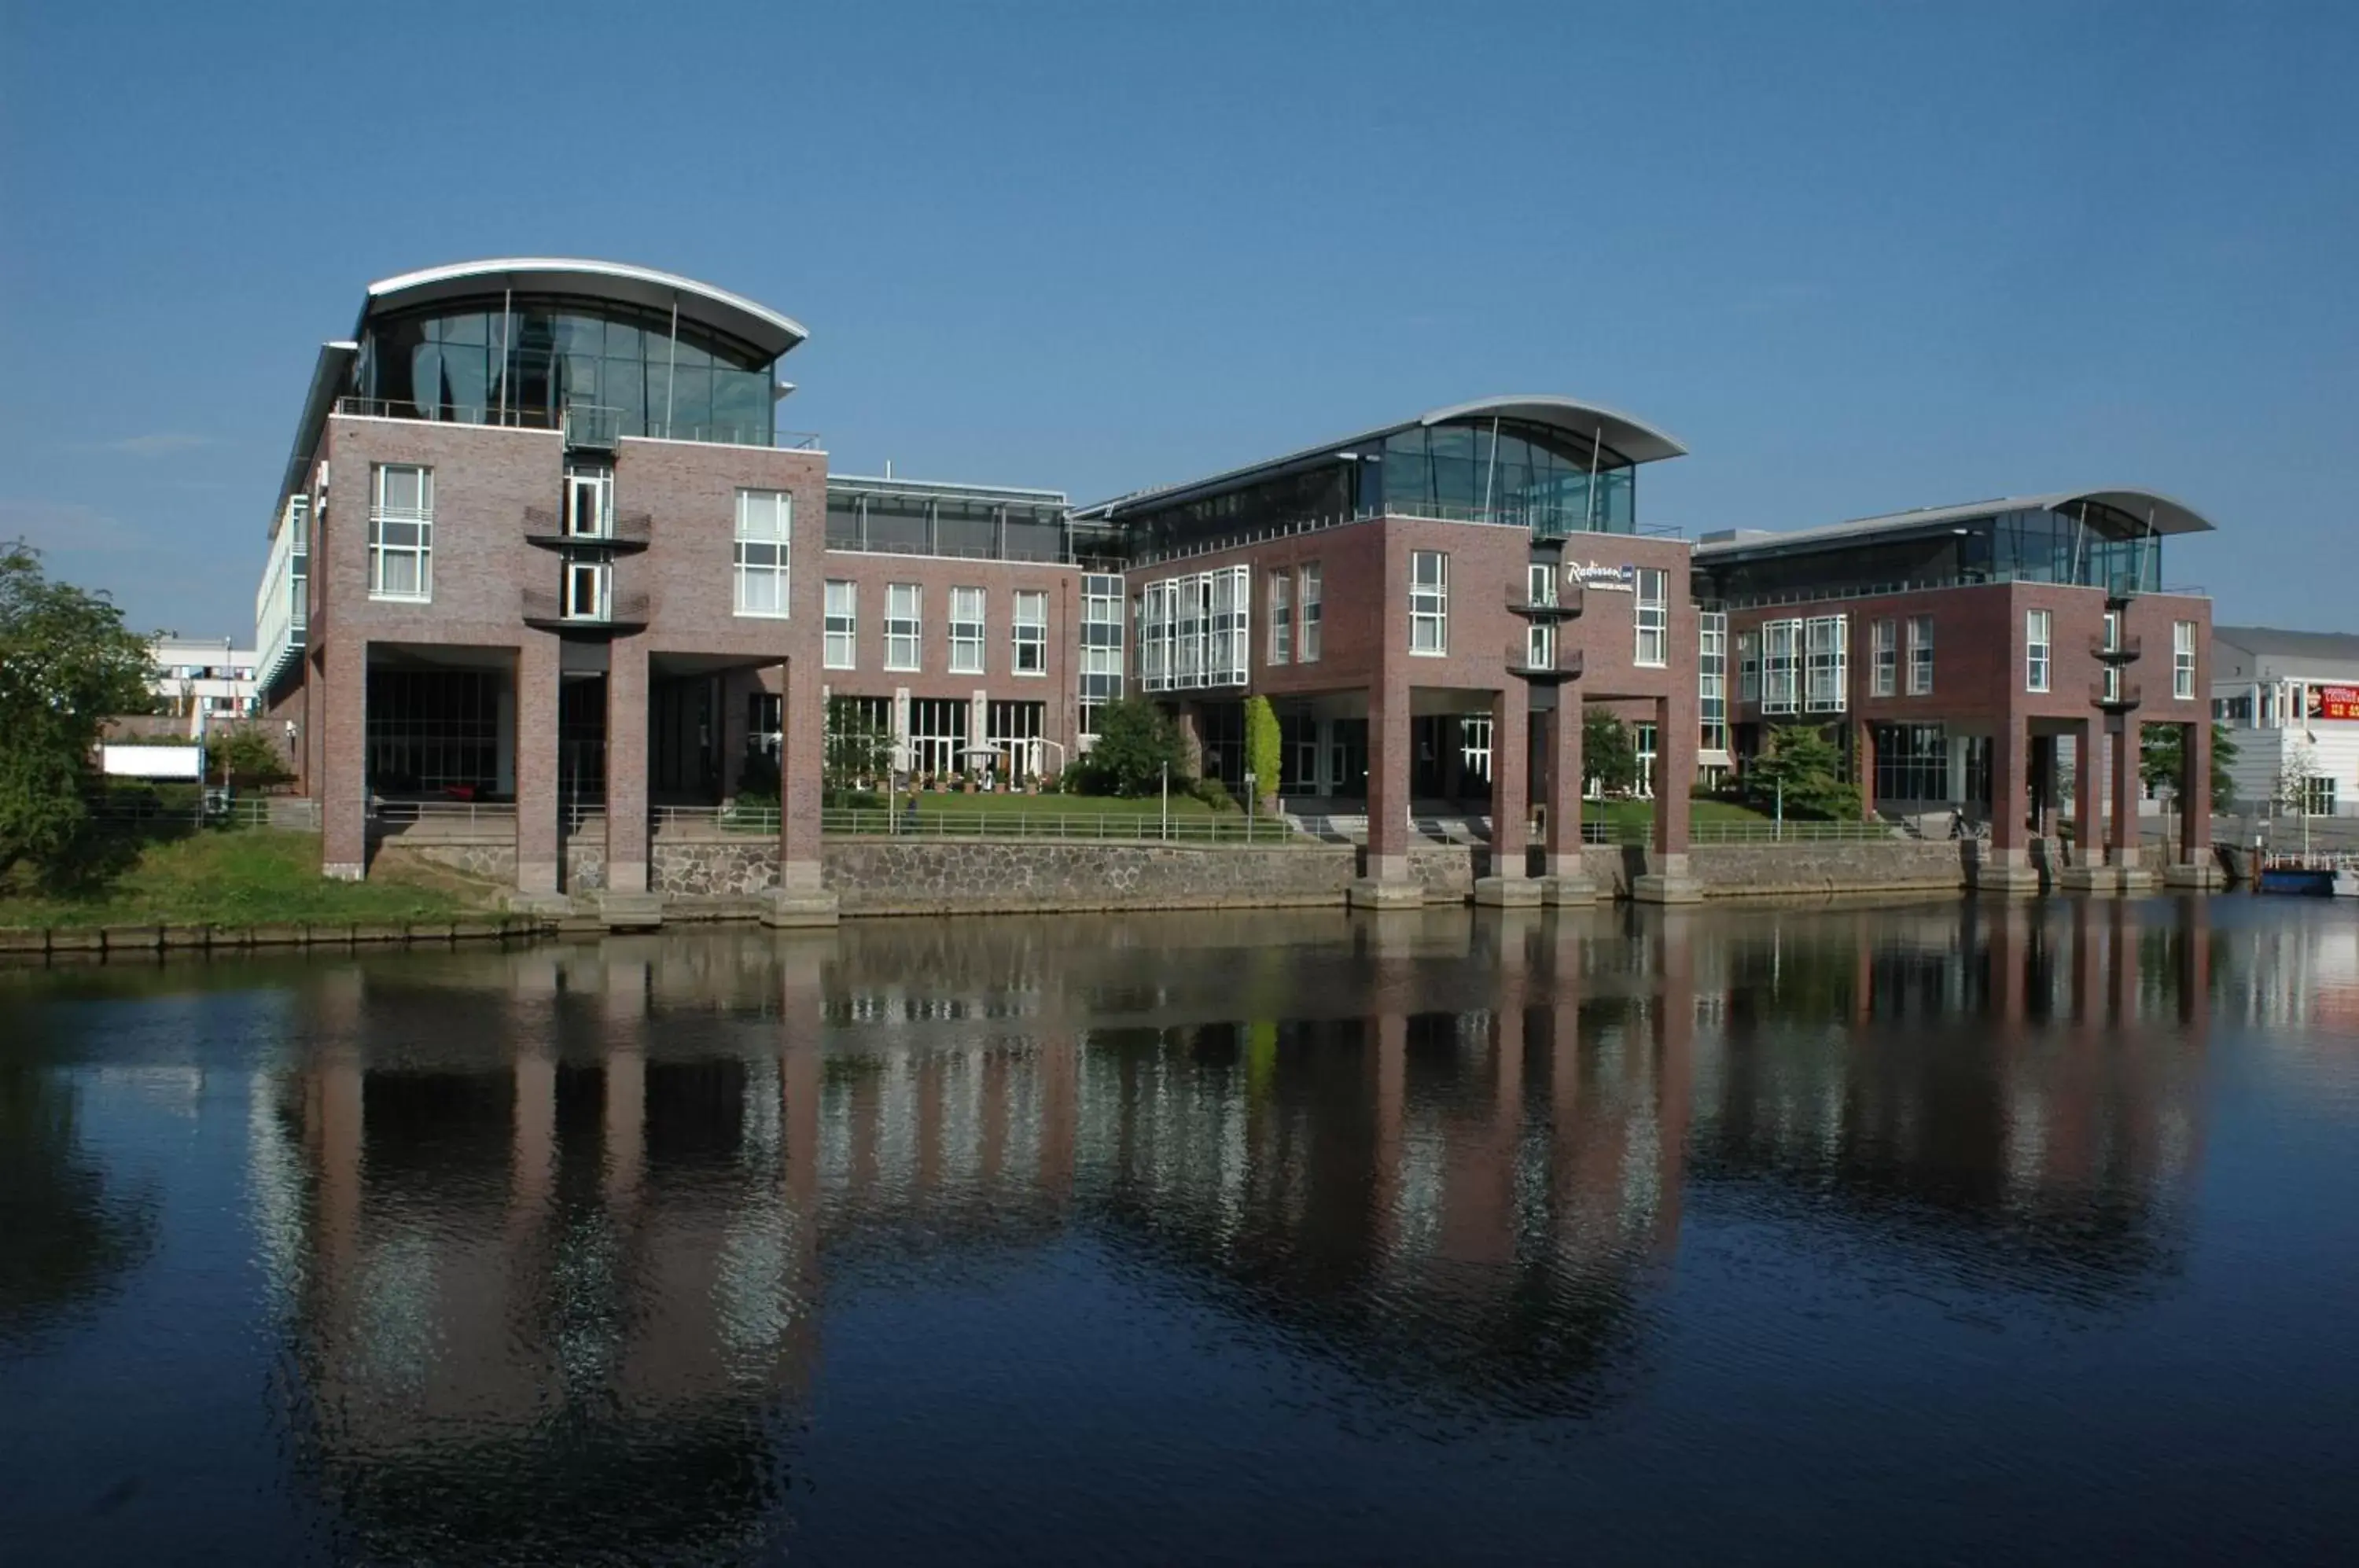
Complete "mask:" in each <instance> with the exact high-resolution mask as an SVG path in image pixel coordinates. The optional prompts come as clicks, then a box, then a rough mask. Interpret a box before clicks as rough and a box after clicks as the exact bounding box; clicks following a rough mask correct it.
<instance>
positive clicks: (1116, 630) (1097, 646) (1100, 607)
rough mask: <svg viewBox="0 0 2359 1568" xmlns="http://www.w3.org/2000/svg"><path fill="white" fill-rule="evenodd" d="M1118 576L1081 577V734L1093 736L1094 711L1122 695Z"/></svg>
mask: <svg viewBox="0 0 2359 1568" xmlns="http://www.w3.org/2000/svg"><path fill="white" fill-rule="evenodd" d="M1122 590H1123V583H1122V579H1121V578H1119V577H1116V576H1114V575H1112V574H1111V573H1104V572H1091V573H1088V574H1087V575H1085V576H1083V577H1082V670H1081V674H1082V685H1081V691H1080V692H1079V696H1080V698H1081V713H1080V721H1081V733H1082V735H1087V736H1092V737H1094V736H1095V735H1097V733H1098V712H1099V710H1100V709H1102V708H1103V707H1104V706H1105V704H1107V703H1108V702H1113V701H1114V699H1115V698H1117V697H1119V696H1121V695H1122V622H1123V599H1122Z"/></svg>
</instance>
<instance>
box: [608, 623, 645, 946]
mask: <svg viewBox="0 0 2359 1568" xmlns="http://www.w3.org/2000/svg"><path fill="white" fill-rule="evenodd" d="M606 891H607V893H608V894H609V895H610V896H611V897H610V898H609V902H610V903H611V902H612V900H613V898H634V897H639V896H643V895H645V894H646V892H647V637H645V636H644V635H642V636H638V637H616V638H615V639H614V643H613V644H612V646H611V647H610V648H609V650H608V659H607V664H606Z"/></svg>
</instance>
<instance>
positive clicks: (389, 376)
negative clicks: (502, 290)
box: [357, 295, 776, 446]
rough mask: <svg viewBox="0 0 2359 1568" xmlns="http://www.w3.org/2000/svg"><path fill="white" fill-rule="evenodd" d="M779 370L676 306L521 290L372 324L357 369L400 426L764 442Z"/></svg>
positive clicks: (607, 438) (369, 393)
mask: <svg viewBox="0 0 2359 1568" xmlns="http://www.w3.org/2000/svg"><path fill="white" fill-rule="evenodd" d="M774 363H775V359H774V358H773V357H772V356H768V355H765V354H761V353H759V352H758V351H756V350H754V349H752V348H750V347H748V346H746V345H745V344H742V343H731V342H728V341H726V340H724V339H723V338H721V337H719V336H718V335H716V334H713V333H711V332H705V331H704V330H702V329H700V328H697V327H694V326H692V325H691V324H690V323H689V322H686V321H682V322H680V323H679V336H678V337H677V338H675V337H674V336H673V335H672V321H671V318H670V315H669V312H658V311H654V310H647V311H637V310H632V309H631V308H630V307H628V306H625V305H619V304H611V303H605V302H598V303H596V304H595V305H594V306H593V305H592V302H590V301H587V300H582V299H562V298H532V297H527V296H524V295H518V296H516V297H515V298H514V299H502V298H501V297H499V296H493V297H491V298H489V299H483V300H480V301H476V300H467V301H454V302H451V303H446V304H437V305H432V306H429V307H426V308H424V309H421V310H411V311H404V312H400V313H397V314H391V315H387V316H385V317H382V318H379V319H376V320H374V321H370V322H369V323H368V331H367V332H366V333H365V334H364V336H363V338H362V340H361V353H360V363H359V365H358V367H357V371H358V391H359V393H360V396H361V397H364V398H367V399H371V400H373V401H374V402H375V403H376V404H378V405H381V407H380V408H377V409H376V410H375V411H378V412H383V413H387V414H392V415H394V416H396V417H397V418H403V419H440V420H449V421H451V422H455V423H459V424H479V425H480V424H508V425H523V426H527V427H531V428H534V429H557V428H564V429H567V430H571V431H574V432H576V434H577V437H579V438H581V439H583V440H584V441H586V442H587V444H611V443H612V442H613V441H614V438H615V437H616V436H659V437H668V438H669V439H672V440H675V441H725V442H729V443H731V444H734V445H740V446H768V445H770V444H771V442H772V441H773V440H774V439H775V436H776V427H775V424H774V422H773V410H774V402H773V394H774V387H773V385H772V382H771V374H770V367H771V365H773V364H774Z"/></svg>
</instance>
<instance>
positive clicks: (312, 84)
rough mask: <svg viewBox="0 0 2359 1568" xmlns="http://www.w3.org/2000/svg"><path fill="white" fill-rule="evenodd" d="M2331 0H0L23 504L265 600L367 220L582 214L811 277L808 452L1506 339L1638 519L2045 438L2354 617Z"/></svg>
mask: <svg viewBox="0 0 2359 1568" xmlns="http://www.w3.org/2000/svg"><path fill="white" fill-rule="evenodd" d="M2354 80H2359V7H2354V6H2350V5H2317V6H2309V7H2299V6H2262V5H2225V6H2223V5H2201V6H2195V5H2189V6H2173V5H2159V4H2136V5H2071V4H2051V5H2025V6H2010V5H1973V6H1935V5H1833V4H1823V5H1821V4H1806V3H1802V0H1792V3H1785V4H1776V5H1739V4H1737V3H1735V0H1726V3H1723V4H1717V5H1650V6H1636V5H1614V6H1610V7H1594V8H1593V7H1584V6H1575V5H1538V6H1531V7H1519V6H1514V5H1506V4H1491V5H1482V6H1468V5H1445V4H1440V3H1439V0H1429V3H1428V4H1425V5H1384V4H1360V5H1340V4H1339V5H1319V4H1262V5H1176V4H1174V5H1139V4H1130V3H1125V0H1097V3H1094V4H1087V5H1023V4H999V5H956V6H952V5H943V6H940V7H935V6H926V5H857V6H853V5H843V6H828V7H813V6H793V5H745V6H735V5H724V4H716V3H706V4H700V5H695V6H693V7H686V8H680V9H678V10H675V9H673V8H669V7H658V6H650V5H645V4H644V3H642V4H636V5H617V6H612V7H608V6H603V5H593V4H571V5H563V6H549V5H540V6H532V7H525V6H510V5H502V4H496V3H493V0H479V3H477V4H474V5H464V6H452V7H448V8H444V7H441V6H438V5H402V6H398V7H394V8H390V9H388V8H385V7H368V8H363V7H348V6H335V5H317V4H308V5H284V6H277V5H222V6H217V7H216V6H193V5H188V6H164V5H149V6H145V7H141V8H139V10H137V11H134V10H131V9H127V8H123V7H114V6H102V5H67V4H64V3H62V0H53V3H48V4H40V5H32V4H27V3H26V0H0V306H5V309H0V365H5V366H6V367H7V369H8V371H9V374H8V375H7V376H5V377H0V537H7V536H13V535H16V534H24V535H27V536H28V537H30V538H31V539H34V541H35V542H36V543H38V544H40V545H41V546H43V547H44V548H45V549H46V550H49V551H50V552H51V554H50V559H51V565H52V568H53V569H54V570H55V571H57V572H60V574H63V575H66V576H70V577H72V578H75V579H76V580H79V581H82V582H85V583H92V584H94V585H100V586H104V587H107V588H110V589H112V590H113V591H114V593H115V594H116V596H117V597H118V599H119V600H120V602H121V603H122V604H124V605H125V608H126V610H127V611H128V612H129V614H130V615H131V618H132V619H133V621H134V623H135V624H136V625H139V626H145V627H170V628H172V629H175V630H178V631H180V632H182V633H185V634H189V635H208V636H219V635H223V634H224V633H226V634H230V635H235V636H238V637H245V636H247V635H249V634H250V628H251V626H252V624H253V607H252V606H253V592H254V584H255V578H256V576H257V575H258V573H259V571H260V567H261V561H262V552H263V545H264V529H265V527H266V522H267V517H268V510H269V506H270V504H271V501H272V499H273V495H274V491H275V486H276V484H277V476H278V474H279V470H280V468H281V466H282V464H283V463H284V462H285V460H286V456H287V446H288V439H289V437H290V435H291V433H292V427H293V423H294V419H295V415H296V412H297V406H298V403H299V398H300V396H301V392H302V388H303V383H304V378H305V376H306V375H307V374H308V372H309V369H310V363H311V360H312V356H313V354H314V353H315V351H316V349H317V347H318V345H319V343H320V342H321V340H322V339H324V338H329V337H335V336H341V335H342V334H344V333H345V332H348V331H349V330H350V329H351V327H352V324H353V316H354V314H355V312H356V310H357V309H358V305H359V301H360V298H361V291H362V288H363V286H364V284H365V283H366V282H367V281H368V280H369V279H371V278H380V277H385V276H387V275H390V274H393V273H397V272H402V271H406V270H408V269H411V268H413V267H421V266H426V265H429V264H433V263H437V262H442V261H450V260H457V259H462V258H467V257H475V256H497V255H516V254H540V255H549V254H556V255H589V256H611V257H616V258H620V259H625V260H632V261H637V262H641V263H645V264H647V265H650V266H655V267H664V268H667V269H669V270H673V271H678V272H684V273H687V274H689V275H690V276H693V277H698V278H706V279H708V280H710V281H712V282H714V283H717V284H720V285H722V286H723V287H724V288H728V289H735V290H737V291H739V292H741V293H745V294H749V295H751V296H753V297H755V298H756V299H761V300H763V301H765V302H766V303H769V304H771V305H774V306H776V307H777V308H778V309H780V310H785V311H786V312H788V314H790V315H793V316H795V317H797V318H798V319H799V320H800V321H803V322H804V323H805V324H806V325H807V326H808V327H810V331H811V339H810V343H808V344H807V345H806V346H805V347H804V348H802V349H800V350H799V351H798V352H797V353H796V354H793V355H792V356H790V357H789V359H788V361H786V363H785V365H783V366H782V370H781V373H782V374H783V375H785V376H788V377H790V378H791V379H793V380H795V381H796V382H798V383H799V385H800V387H801V390H799V392H798V393H796V395H795V396H794V397H792V398H791V399H789V400H788V403H787V404H786V405H785V408H784V412H783V416H782V418H783V421H784V422H785V423H788V424H790V425H793V426H795V427H797V428H802V429H810V430H818V431H821V433H822V434H823V435H824V436H825V438H826V443H827V445H828V447H829V449H830V451H831V452H832V463H833V466H834V467H836V468H837V469H838V470H842V471H850V472H874V471H875V470H876V469H877V468H878V467H879V466H881V465H882V464H883V463H884V462H885V461H886V459H888V458H889V459H891V460H892V461H893V462H894V463H895V465H896V469H897V472H899V473H902V474H910V475H916V476H926V477H937V478H951V479H969V480H985V481H996V482H1003V483H1008V484H1020V485H1049V486H1056V487H1061V488H1064V489H1066V490H1068V491H1070V492H1071V493H1072V494H1073V495H1074V496H1075V497H1076V499H1093V498H1095V497H1097V496H1099V495H1104V494H1108V493H1112V492H1115V491H1120V490H1125V489H1130V488H1134V487H1136V486H1138V485H1147V484H1156V483H1162V482H1166V481H1169V480H1173V479H1178V478H1182V477H1186V476H1188V475H1190V474H1199V473H1202V472H1205V471H1208V470H1212V469H1214V468H1218V467H1223V466H1227V465H1229V464H1231V463H1238V462H1243V461H1246V460H1249V459H1253V458H1256V457H1261V456H1266V455H1269V454H1271V453H1274V452H1278V451H1282V450H1287V449H1289V448H1292V447H1295V446H1299V445H1303V444H1307V443H1309V442H1311V441H1318V440H1322V439H1325V438H1327V437H1330V436H1334V435H1342V434H1346V433H1349V432H1351V431H1353V430H1358V429H1362V428H1364V427H1366V426H1368V425H1371V424H1376V423H1381V422H1384V421H1386V420H1389V419H1395V418H1401V417H1406V416H1408V415H1410V414H1413V413H1415V412H1417V411H1419V410H1420V409H1423V408H1430V407H1433V406H1436V405H1439V404H1444V403H1450V402H1455V401H1459V400H1462V399H1464V398H1467V397H1477V396H1483V395H1485V394H1490V393H1496V392H1559V393H1565V394H1569V395H1571V396H1575V397H1587V398H1592V399H1594V400H1596V401H1599V402H1603V403H1606V404H1609V405H1612V406H1614V407H1618V408H1625V409H1627V410H1629V411H1630V412H1632V413H1635V414H1636V415H1638V416H1640V417H1641V418H1644V419H1647V420H1649V421H1651V422H1654V423H1657V424H1659V425H1661V426H1662V427H1664V428H1666V429H1668V430H1671V431H1672V432H1674V433H1675V434H1677V435H1678V436H1680V438H1681V439H1682V440H1683V441H1686V443H1687V444H1688V446H1689V448H1690V452H1691V453H1692V455H1690V456H1689V457H1687V458H1684V459H1681V460H1680V461H1678V462H1675V463H1665V464H1662V465H1659V466H1658V467H1656V468H1654V469H1652V470H1650V471H1648V472H1647V474H1646V475H1645V477H1644V480H1643V482H1642V484H1641V486H1640V492H1639V500H1640V508H1641V516H1642V517H1644V518H1645V519H1646V520H1648V521H1651V522H1658V523H1669V524H1677V525H1680V526H1683V527H1684V528H1686V529H1687V530H1688V531H1689V533H1690V535H1693V534H1695V533H1698V532H1701V531H1704V530H1708V529H1711V528H1726V527H1745V528H1792V527H1803V526H1808V525H1810V524H1815V523H1822V522H1829V521H1834V520H1838V519H1841V518H1843V517H1857V516H1862V515H1865V514H1870V513H1875V512H1883V511H1889V510H1897V509H1899V508H1903V507H1908V506H1926V505H1936V504H1944V503H1949V502H1953V501H1962V500H1971V499H1975V498H1978V497H1981V496H1985V495H1998V494H2007V493H2021V492H2027V491H2038V490H2045V489H2051V488H2064V487H2068V486H2072V485H2137V486H2144V487H2148V488H2154V489H2159V490H2162V491H2165V492H2167V493H2169V494H2172V495H2178V496H2180V498H2181V499H2183V500H2186V501H2188V502H2189V503H2190V504H2192V505H2193V506H2196V507H2198V508H2199V509H2201V510H2202V511H2203V512H2205V513H2206V514H2207V515H2209V516H2211V517H2212V518H2214V520H2215V521H2217V522H2218V523H2219V525H2220V528H2221V532H2220V534H2219V535H2218V536H2216V537H2215V538H2211V539H2199V540H2196V541H2192V542H2190V543H2186V544H2182V545H2177V546H2174V548H2173V552H2172V554H2171V555H2170V556H2169V558H2168V559H2167V561H2166V576H2167V577H2168V578H2169V580H2171V581H2173V582H2185V583H2200V584H2202V585H2204V586H2205V587H2207V588H2209V589H2210V590H2211V592H2212V593H2213V594H2214V595H2215V597H2216V599H2217V601H2218V604H2217V614H2218V615H2219V617H2220V618H2221V619H2223V620H2228V621H2238V620H2260V621H2268V622H2275V623H2278V624H2286V625H2299V626H2314V627H2322V628H2324V627H2339V628H2342V629H2346V630H2349V629H2359V611H2354V602H2359V595H2354V590H2353V583H2354V562H2353V551H2352V548H2351V547H2352V543H2353V538H2354V529H2353V522H2354V517H2353V512H2352V508H2351V502H2350V497H2351V495H2353V493H2354V489H2359V485H2354V480H2359V442H2354V440H2353V439H2352V435H2351V433H2350V424H2351V418H2352V413H2353V409H2354V391H2359V387H2354V380H2359V376H2354V372H2359V305H2354V280H2359V213H2354V202H2359V157H2354V155H2359V125H2354V121H2359V111H2354V108H2353V104H2354V103H2359V93H2354V92H2353V91H2352V88H2351V83H2352V82H2354Z"/></svg>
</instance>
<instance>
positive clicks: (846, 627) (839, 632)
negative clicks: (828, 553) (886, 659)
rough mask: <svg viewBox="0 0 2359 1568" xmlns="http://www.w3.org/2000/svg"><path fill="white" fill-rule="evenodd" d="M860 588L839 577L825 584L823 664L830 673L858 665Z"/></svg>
mask: <svg viewBox="0 0 2359 1568" xmlns="http://www.w3.org/2000/svg"><path fill="white" fill-rule="evenodd" d="M859 653H860V589H859V585H858V584H856V583H849V582H846V581H844V580H843V579H841V578H830V579H828V583H827V649H826V655H825V658H824V659H822V660H821V662H822V663H824V664H825V665H826V667H827V668H828V669H830V670H851V669H854V668H856V667H857V666H858V664H859Z"/></svg>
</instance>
